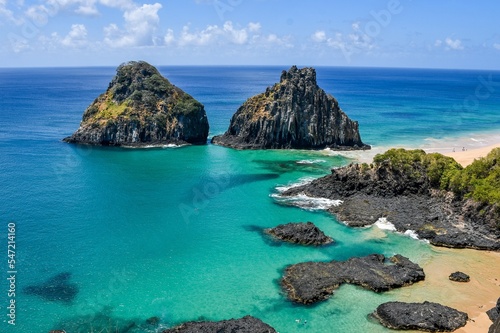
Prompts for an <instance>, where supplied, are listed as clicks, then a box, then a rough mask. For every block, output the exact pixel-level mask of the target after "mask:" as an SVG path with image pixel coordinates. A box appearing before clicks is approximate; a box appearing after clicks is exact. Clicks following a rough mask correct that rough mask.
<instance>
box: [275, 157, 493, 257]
mask: <svg viewBox="0 0 500 333" xmlns="http://www.w3.org/2000/svg"><path fill="white" fill-rule="evenodd" d="M422 153H423V152H422ZM423 154H425V153H423ZM404 167H405V168H406V169H405V168H403V167H402V168H394V166H393V165H391V164H388V163H384V162H381V163H379V164H375V165H373V164H372V166H368V165H359V164H351V165H349V166H346V167H342V168H338V169H333V170H332V172H331V174H330V175H328V176H325V177H322V178H319V179H316V180H314V181H312V182H311V183H309V184H306V185H303V186H298V187H294V188H291V189H289V190H287V191H285V192H284V193H283V194H282V195H283V196H297V195H300V194H305V195H307V196H310V197H317V198H327V199H331V200H342V201H343V203H342V204H341V205H338V206H332V207H330V209H329V211H330V212H331V213H333V214H334V215H336V216H337V218H338V219H339V220H340V221H342V222H344V223H345V224H347V225H349V226H353V227H362V226H368V225H372V224H373V223H375V222H376V221H377V220H378V219H380V218H386V219H387V221H389V222H390V223H392V224H394V226H395V227H396V229H397V230H398V231H400V232H406V231H407V230H412V231H414V232H415V233H416V234H417V235H418V237H419V238H422V239H427V240H429V241H430V243H431V244H433V245H436V246H444V247H454V248H473V249H481V250H495V251H498V250H500V229H499V228H498V227H496V225H497V223H498V220H497V217H496V216H497V215H496V213H495V209H496V208H495V207H494V206H491V205H485V204H482V203H479V202H476V201H474V200H472V199H469V198H457V197H456V196H455V195H454V194H453V193H450V192H444V191H441V190H439V189H435V188H433V186H432V184H431V179H430V177H429V175H428V174H427V171H426V169H425V166H424V165H423V164H421V163H414V164H412V165H409V166H404Z"/></svg>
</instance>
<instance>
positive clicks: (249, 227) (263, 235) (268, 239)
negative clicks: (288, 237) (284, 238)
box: [243, 224, 286, 247]
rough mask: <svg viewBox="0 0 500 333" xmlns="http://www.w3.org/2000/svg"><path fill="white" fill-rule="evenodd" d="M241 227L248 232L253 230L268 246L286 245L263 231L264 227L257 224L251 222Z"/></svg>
mask: <svg viewBox="0 0 500 333" xmlns="http://www.w3.org/2000/svg"><path fill="white" fill-rule="evenodd" d="M243 229H245V231H248V232H255V233H257V234H259V236H261V238H262V240H263V241H264V243H265V244H266V245H269V246H274V247H280V246H283V245H286V243H283V242H278V241H276V240H275V239H274V238H273V237H271V236H270V235H268V234H267V233H265V232H264V229H265V228H264V227H261V226H258V225H253V224H247V225H244V226H243Z"/></svg>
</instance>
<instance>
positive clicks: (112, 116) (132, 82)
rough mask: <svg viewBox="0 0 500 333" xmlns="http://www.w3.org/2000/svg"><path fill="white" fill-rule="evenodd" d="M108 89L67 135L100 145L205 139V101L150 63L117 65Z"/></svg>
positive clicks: (198, 141) (71, 140)
mask: <svg viewBox="0 0 500 333" xmlns="http://www.w3.org/2000/svg"><path fill="white" fill-rule="evenodd" d="M116 72H117V73H116V76H115V77H114V78H113V80H112V81H111V82H110V84H109V87H108V89H107V90H106V92H104V93H103V94H101V95H100V96H99V97H97V98H96V99H95V100H94V102H93V103H92V104H91V105H90V106H89V107H88V108H87V110H85V112H84V113H83V118H82V122H81V123H80V128H78V130H77V131H76V132H75V133H74V134H73V135H71V136H70V137H67V138H65V139H64V141H66V142H70V143H81V144H90V145H101V146H139V147H140V146H163V145H168V144H176V145H182V144H206V142H207V137H208V130H209V125H208V120H207V115H206V113H205V109H204V107H203V105H202V104H201V103H200V102H198V101H197V100H195V99H194V98H193V97H191V96H190V95H189V94H187V93H185V92H184V91H182V90H181V89H180V88H178V87H176V86H174V85H173V84H171V83H170V82H169V81H168V80H167V79H166V78H164V77H163V76H161V74H160V73H159V72H158V70H157V69H156V68H155V67H153V66H151V65H150V64H148V63H146V62H144V61H139V62H135V61H132V62H128V63H125V64H122V65H120V66H119V67H118V69H117V71H116Z"/></svg>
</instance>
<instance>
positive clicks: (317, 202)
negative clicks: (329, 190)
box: [270, 177, 342, 210]
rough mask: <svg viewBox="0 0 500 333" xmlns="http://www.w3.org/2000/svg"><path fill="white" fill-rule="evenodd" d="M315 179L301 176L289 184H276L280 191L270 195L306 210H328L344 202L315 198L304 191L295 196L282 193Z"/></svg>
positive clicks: (286, 203) (281, 201) (283, 202)
mask: <svg viewBox="0 0 500 333" xmlns="http://www.w3.org/2000/svg"><path fill="white" fill-rule="evenodd" d="M313 180H315V178H312V177H303V178H300V179H299V181H298V182H295V183H291V184H288V185H280V186H276V191H278V193H273V194H271V195H270V196H271V197H272V198H274V200H276V201H277V202H278V203H280V204H283V205H287V206H295V207H299V208H302V209H306V210H326V209H328V208H330V207H332V206H338V205H340V204H342V200H332V199H327V198H315V197H310V196H308V195H306V194H304V193H300V194H297V195H294V196H283V195H282V193H283V192H285V191H287V190H289V189H291V188H294V187H298V186H302V185H306V184H309V183H310V182H312V181H313Z"/></svg>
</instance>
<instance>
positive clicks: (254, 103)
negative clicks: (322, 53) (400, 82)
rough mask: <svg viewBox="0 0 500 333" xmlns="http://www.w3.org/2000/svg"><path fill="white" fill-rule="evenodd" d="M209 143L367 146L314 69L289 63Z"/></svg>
mask: <svg viewBox="0 0 500 333" xmlns="http://www.w3.org/2000/svg"><path fill="white" fill-rule="evenodd" d="M212 142H213V143H215V144H219V145H222V146H228V147H233V148H239V149H286V148H296V149H320V148H326V147H330V148H335V149H369V148H370V147H369V146H367V145H365V144H363V142H362V141H361V138H360V135H359V131H358V123H357V122H356V121H352V120H351V119H349V117H347V115H346V114H345V113H344V112H343V111H342V110H341V109H340V108H339V105H338V102H337V100H336V99H335V98H333V97H332V96H330V95H328V94H326V93H325V91H324V90H323V89H321V88H319V87H318V85H317V83H316V71H315V70H314V69H313V68H303V69H300V70H299V69H298V68H297V67H295V66H293V67H292V68H290V70H289V71H288V72H286V71H283V72H282V74H281V79H280V82H279V83H277V84H275V85H274V86H273V87H270V88H267V89H266V92H265V93H262V94H259V95H256V96H253V97H251V98H250V99H248V100H247V101H246V102H245V103H244V104H243V105H242V106H241V107H240V108H239V109H238V110H237V112H236V113H235V114H234V116H233V117H232V119H231V124H230V125H229V129H228V130H227V132H226V133H225V134H224V135H221V136H216V137H214V138H213V139H212Z"/></svg>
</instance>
